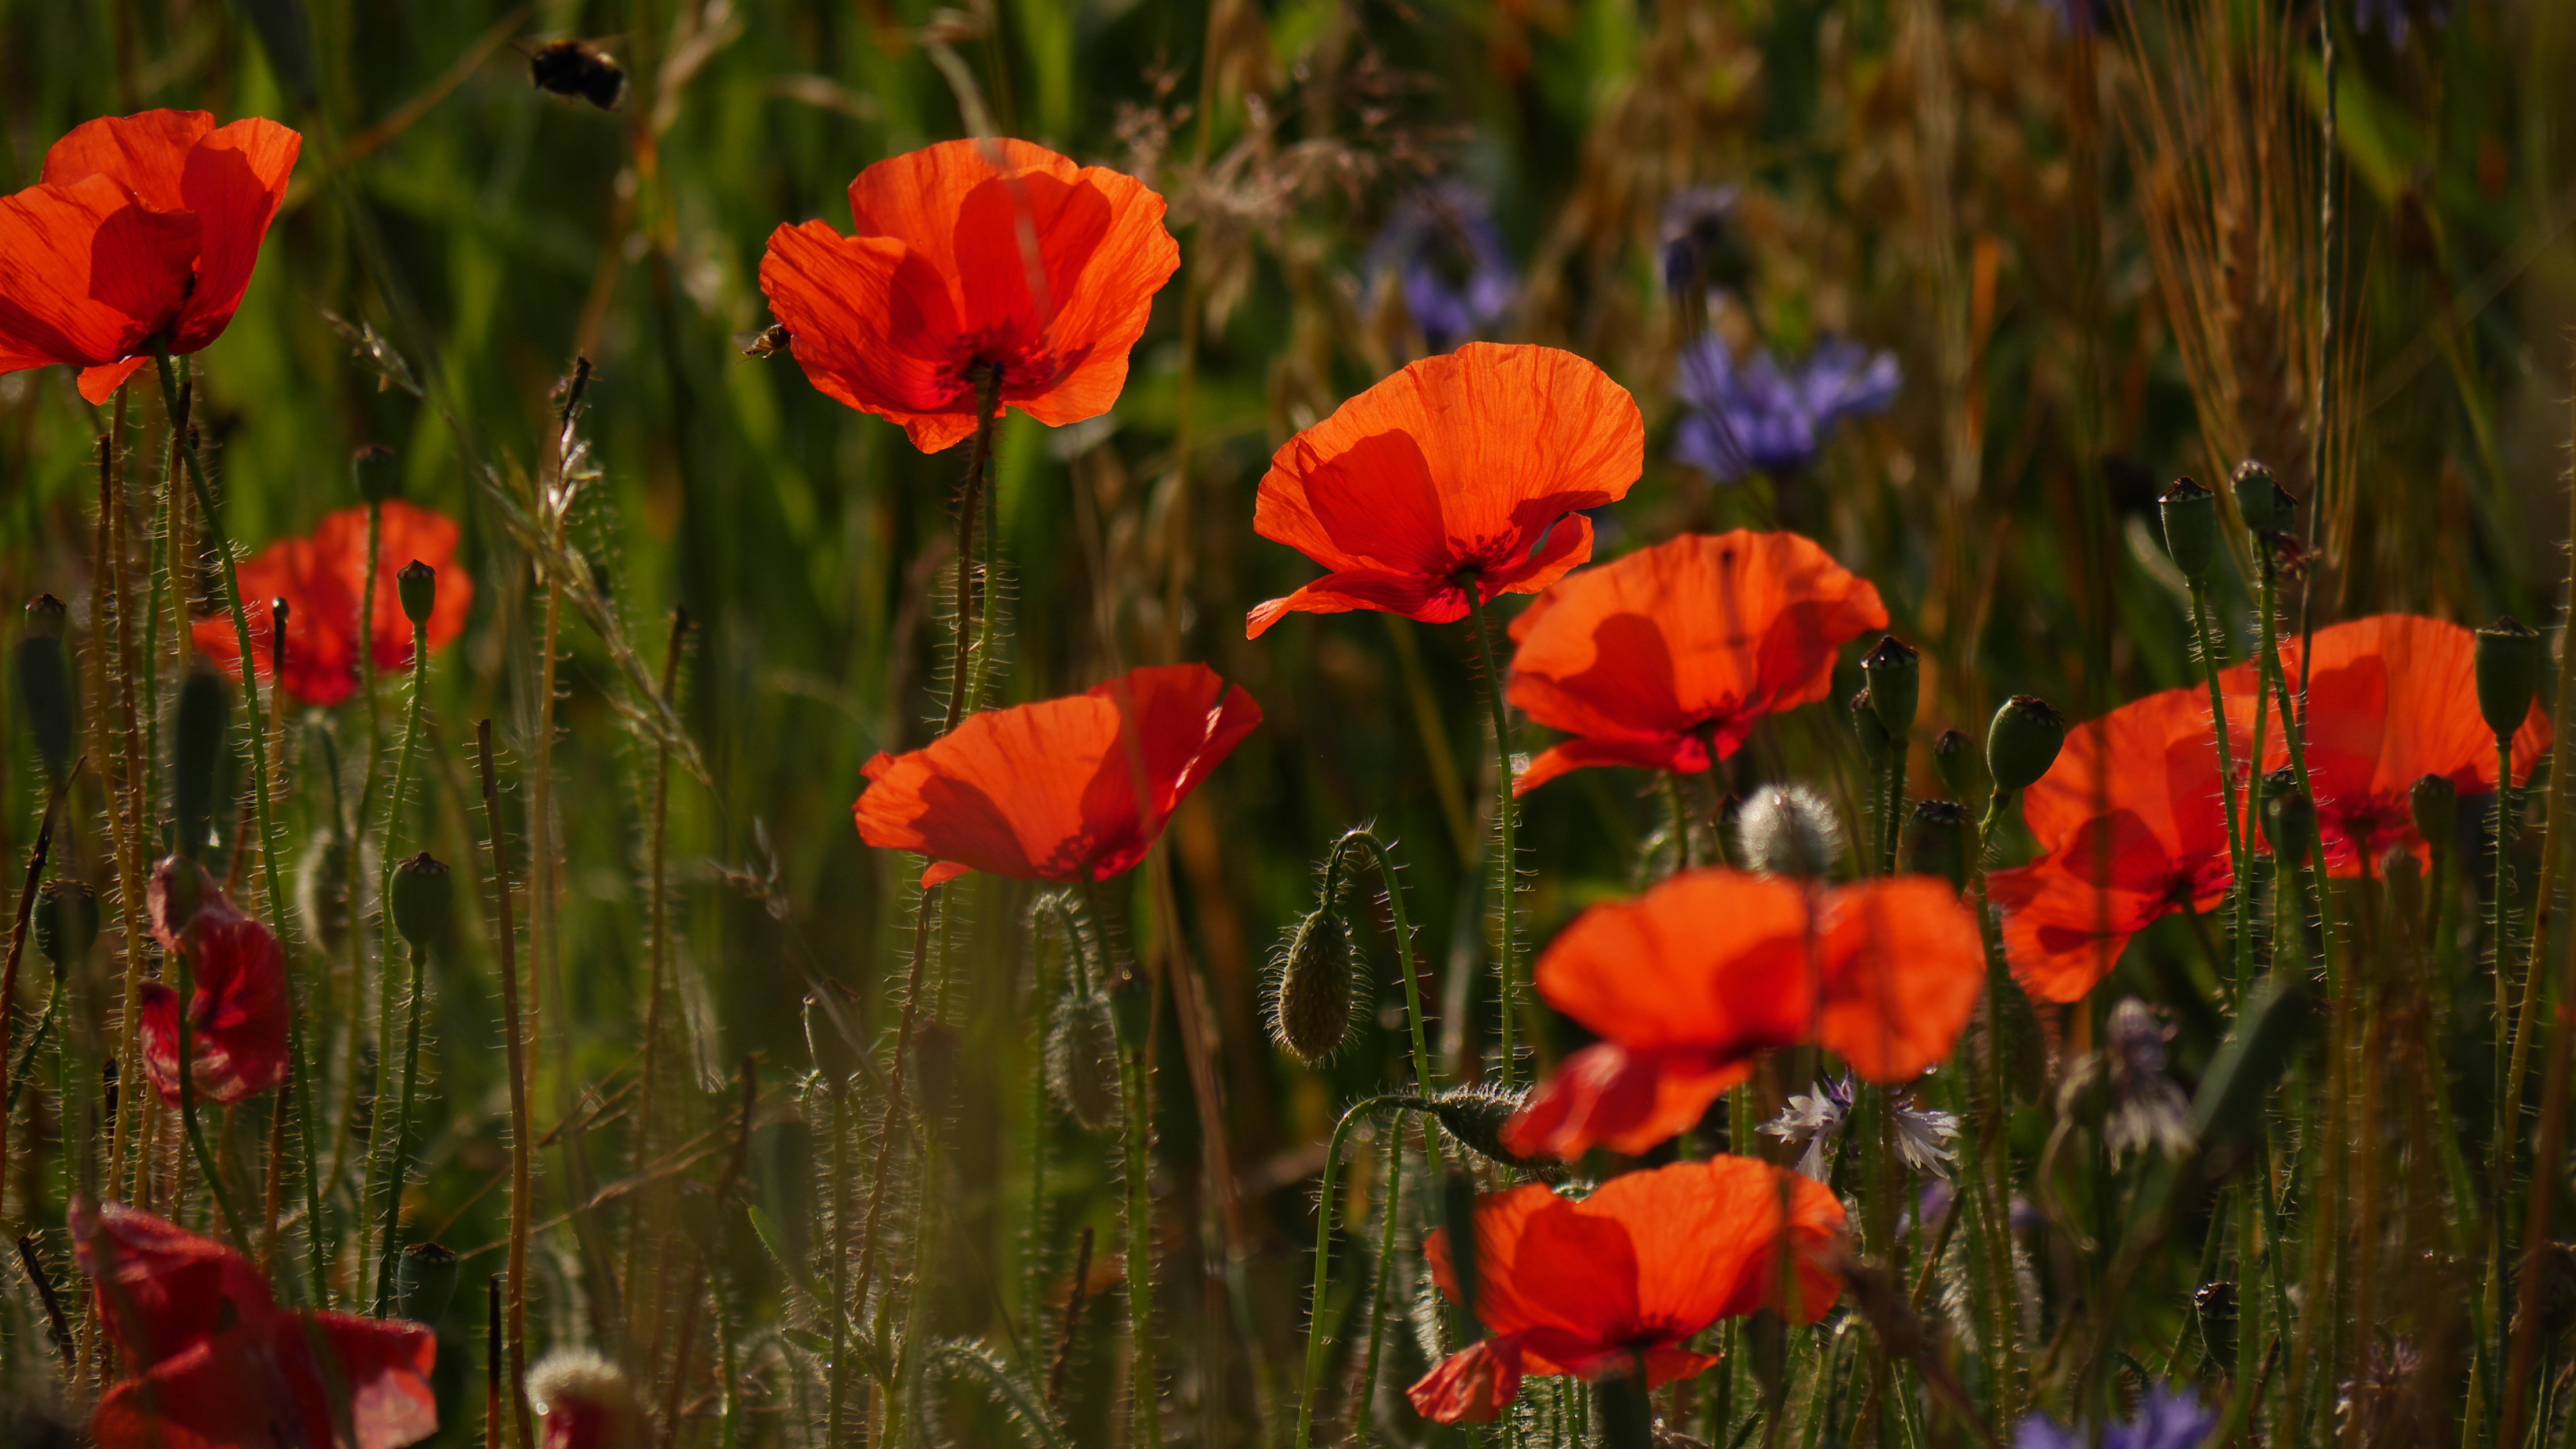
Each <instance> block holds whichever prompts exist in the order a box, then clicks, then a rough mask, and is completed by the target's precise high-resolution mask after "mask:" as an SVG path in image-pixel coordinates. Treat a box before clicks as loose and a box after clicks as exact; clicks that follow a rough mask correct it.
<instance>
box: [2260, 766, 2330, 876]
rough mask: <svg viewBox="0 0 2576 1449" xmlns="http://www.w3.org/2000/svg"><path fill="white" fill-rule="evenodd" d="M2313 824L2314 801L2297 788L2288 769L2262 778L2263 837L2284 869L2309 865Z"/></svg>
mask: <svg viewBox="0 0 2576 1449" xmlns="http://www.w3.org/2000/svg"><path fill="white" fill-rule="evenodd" d="M2316 824H2317V807H2316V802H2314V801H2312V800H2310V799H2309V798H2308V797H2307V795H2306V793H2305V792H2303V791H2301V790H2300V789H2299V780H2298V776H2297V774H2296V773H2294V772H2293V771H2292V770H2291V769H2290V767H2289V766H2287V765H2284V766H2282V767H2281V768H2280V769H2277V770H2274V771H2273V772H2272V773H2270V774H2268V775H2265V776H2264V777H2263V838H2264V839H2265V840H2267V841H2269V842H2271V846H2272V854H2274V855H2275V856H2278V857H2279V858H2280V861H2281V864H2282V865H2283V866H2284V867H2286V868H2288V869H2290V870H2297V869H2298V868H2299V867H2301V866H2304V865H2306V864H2307V863H2308V837H2309V834H2310V832H2312V831H2314V830H2315V829H2316Z"/></svg>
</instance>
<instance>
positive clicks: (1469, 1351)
mask: <svg viewBox="0 0 2576 1449" xmlns="http://www.w3.org/2000/svg"><path fill="white" fill-rule="evenodd" d="M1520 1391H1521V1352H1520V1341H1519V1339H1518V1338H1517V1337H1516V1336H1514V1335H1509V1334H1506V1335H1504V1336H1503V1337H1500V1338H1482V1339H1478V1340H1477V1341H1476V1342H1474V1343H1471V1344H1469V1345H1467V1346H1466V1347H1465V1348H1462V1349H1460V1350H1458V1351H1457V1352H1456V1353H1453V1354H1451V1355H1449V1356H1448V1357H1447V1358H1445V1359H1443V1360H1441V1361H1440V1363H1439V1365H1438V1366H1437V1367H1435V1368H1433V1369H1432V1370H1431V1372H1429V1373H1427V1374H1424V1375H1423V1376H1422V1377H1421V1379H1420V1380H1418V1381H1417V1382H1416V1383H1415V1384H1414V1385H1413V1387H1411V1388H1409V1389H1406V1390H1405V1391H1404V1396H1405V1398H1406V1399H1407V1400H1409V1401H1411V1403H1412V1404H1413V1410H1414V1412H1415V1413H1417V1414H1420V1415H1421V1416H1422V1417H1424V1418H1426V1419H1429V1420H1430V1421H1432V1422H1433V1423H1435V1424H1490V1423H1492V1422H1493V1421H1494V1420H1496V1419H1498V1418H1501V1417H1502V1413H1503V1410H1505V1409H1506V1408H1509V1407H1510V1406H1511V1402H1512V1400H1513V1399H1515V1398H1518V1397H1519V1396H1520Z"/></svg>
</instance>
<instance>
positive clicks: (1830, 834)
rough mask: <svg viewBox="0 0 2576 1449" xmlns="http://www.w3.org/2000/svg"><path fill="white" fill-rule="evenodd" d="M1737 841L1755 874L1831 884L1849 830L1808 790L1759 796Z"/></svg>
mask: <svg viewBox="0 0 2576 1449" xmlns="http://www.w3.org/2000/svg"><path fill="white" fill-rule="evenodd" d="M1865 713H1866V712H1865V711H1864V714H1865ZM1735 838H1736V843H1737V845H1739V846H1740V847H1741V848H1742V850H1743V853H1744V859H1745V861H1746V862H1747V863H1749V864H1750V865H1751V866H1752V867H1753V868H1754V869H1755V870H1760V871H1768V872H1770V873H1771V874H1773V875H1785V876H1790V877H1792V878H1794V879H1798V880H1824V879H1826V878H1827V877H1829V876H1831V875H1832V874H1833V873H1834V867H1835V866H1836V865H1837V864H1839V863H1840V862H1841V860H1842V856H1843V827H1842V822H1841V821H1840V820H1839V819H1837V818H1836V817H1835V815H1834V807H1833V806H1831V805H1829V804H1826V803H1825V799H1824V797H1823V796H1821V795H1818V794H1817V793H1816V792H1815V791H1813V790H1810V789H1808V788H1807V787H1806V786H1804V785H1765V786H1763V787H1762V788H1761V789H1759V790H1756V791H1754V792H1753V798H1751V799H1749V800H1747V801H1745V802H1744V808H1743V809H1741V810H1738V811H1737V812H1736V814H1735Z"/></svg>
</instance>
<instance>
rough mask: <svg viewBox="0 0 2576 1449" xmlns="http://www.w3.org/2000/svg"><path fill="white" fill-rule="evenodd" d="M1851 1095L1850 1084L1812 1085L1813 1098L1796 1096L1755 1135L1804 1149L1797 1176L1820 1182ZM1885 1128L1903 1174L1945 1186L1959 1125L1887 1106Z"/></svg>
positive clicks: (1939, 1115)
mask: <svg viewBox="0 0 2576 1449" xmlns="http://www.w3.org/2000/svg"><path fill="white" fill-rule="evenodd" d="M1855 1095H1856V1093H1855V1091H1854V1089H1853V1086H1852V1079H1851V1078H1850V1077H1849V1076H1845V1077H1844V1078H1843V1079H1842V1080H1840V1081H1838V1082H1818V1083H1816V1089H1815V1091H1814V1092H1813V1093H1803V1092H1802V1093H1797V1094H1794V1095H1792V1096H1791V1097H1790V1098H1789V1105H1788V1106H1786V1107H1784V1108H1782V1109H1781V1111H1780V1115H1779V1116H1777V1117H1774V1118H1772V1119H1771V1120H1770V1121H1768V1122H1765V1123H1763V1124H1762V1127H1761V1131H1762V1132H1763V1133H1764V1134H1765V1135H1767V1136H1772V1137H1777V1138H1779V1139H1780V1140H1781V1141H1783V1142H1787V1143H1792V1144H1795V1143H1800V1142H1803V1143H1805V1144H1806V1145H1807V1150H1806V1151H1805V1152H1804V1153H1803V1154H1801V1155H1800V1156H1799V1158H1798V1171H1799V1172H1801V1173H1803V1174H1805V1175H1806V1176H1808V1177H1810V1178H1813V1179H1814V1180H1816V1181H1817V1182H1823V1181H1825V1180H1826V1178H1827V1177H1828V1176H1829V1175H1830V1173H1831V1169H1832V1162H1831V1157H1832V1152H1833V1144H1834V1139H1835V1138H1837V1137H1840V1136H1841V1135H1842V1130H1843V1126H1844V1124H1845V1123H1846V1122H1848V1121H1850V1119H1851V1108H1852V1099H1853V1097H1854V1096H1855ZM1890 1117H1891V1123H1890V1125H1892V1126H1893V1127H1894V1128H1895V1129H1896V1130H1895V1132H1894V1134H1893V1135H1894V1137H1895V1146H1896V1152H1897V1156H1898V1157H1900V1158H1902V1159H1903V1160H1904V1163H1905V1165H1906V1166H1907V1167H1908V1168H1911V1169H1912V1170H1914V1171H1916V1172H1920V1173H1922V1174H1924V1175H1925V1176H1928V1177H1937V1178H1940V1179H1942V1180H1944V1181H1947V1180H1948V1179H1949V1176H1950V1164H1951V1163H1953V1162H1955V1161H1957V1160H1958V1156H1959V1152H1958V1149H1957V1148H1954V1147H1952V1146H1950V1143H1951V1142H1952V1141H1953V1140H1954V1139H1956V1138H1957V1137H1958V1135H1959V1124H1958V1122H1957V1120H1956V1119H1954V1118H1953V1117H1951V1115H1950V1114H1949V1113H1947V1112H1939V1111H1933V1110H1929V1109H1926V1108H1920V1107H1914V1106H1911V1105H1908V1104H1906V1103H1902V1102H1897V1103H1892V1104H1891V1111H1890Z"/></svg>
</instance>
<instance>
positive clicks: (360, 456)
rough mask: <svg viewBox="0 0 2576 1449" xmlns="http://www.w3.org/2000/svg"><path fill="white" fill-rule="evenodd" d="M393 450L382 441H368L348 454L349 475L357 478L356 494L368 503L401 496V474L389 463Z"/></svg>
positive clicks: (391, 459) (391, 460)
mask: <svg viewBox="0 0 2576 1449" xmlns="http://www.w3.org/2000/svg"><path fill="white" fill-rule="evenodd" d="M393 457H394V450H393V449H391V448H388V447H386V446H385V445H384V444H382V443H369V444H367V445H366V446H364V447H362V448H360V449H358V451H356V452H354V453H351V454H350V455H349V476H350V477H351V478H354V479H356V480H357V484H358V496H359V497H360V498H361V499H364V500H365V501H367V502H369V503H382V502H384V501H386V500H387V499H391V498H400V497H401V496H402V475H401V474H400V473H398V472H396V471H395V470H394V469H393V468H392V467H391V466H390V465H391V464H392V462H393Z"/></svg>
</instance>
